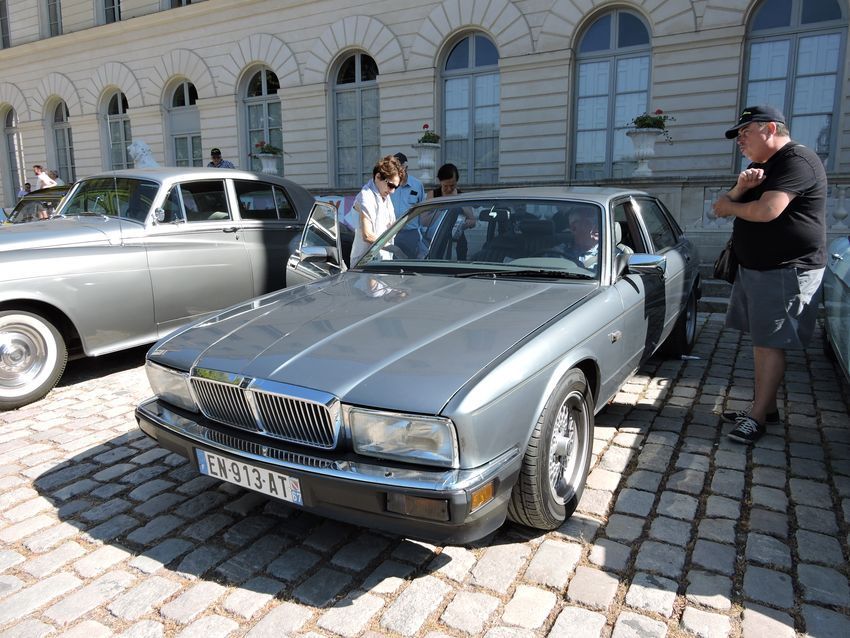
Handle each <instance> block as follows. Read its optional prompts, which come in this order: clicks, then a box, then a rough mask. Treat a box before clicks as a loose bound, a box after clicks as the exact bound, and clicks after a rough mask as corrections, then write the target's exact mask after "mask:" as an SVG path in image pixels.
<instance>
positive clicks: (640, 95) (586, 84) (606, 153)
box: [573, 9, 650, 179]
mask: <svg viewBox="0 0 850 638" xmlns="http://www.w3.org/2000/svg"><path fill="white" fill-rule="evenodd" d="M576 61H577V68H578V72H577V73H576V78H577V80H576V82H577V86H576V90H575V95H576V104H575V138H574V148H575V162H574V165H573V175H574V177H575V178H576V179H595V178H600V177H623V176H626V175H629V174H630V173H631V171H632V168H633V167H634V161H633V160H632V159H631V158H632V149H631V146H630V145H629V140H628V138H627V137H626V130H627V129H628V127H629V122H630V121H631V119H632V118H633V117H634V116H636V115H639V114H641V113H643V112H645V111H646V110H647V109H648V108H649V102H648V100H649V68H650V65H649V30H648V29H647V27H646V25H645V24H644V23H643V21H642V20H641V19H640V18H639V17H638V16H637V15H635V14H634V13H631V12H629V11H626V10H623V9H618V10H616V11H612V12H610V13H606V14H605V15H603V16H600V17H599V18H597V19H596V20H595V21H594V22H593V23H592V24H591V25H590V26H589V27H588V28H587V30H586V31H585V32H584V34H583V35H582V36H581V39H580V40H579V45H578V52H577V55H576Z"/></svg>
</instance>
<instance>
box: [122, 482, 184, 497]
mask: <svg viewBox="0 0 850 638" xmlns="http://www.w3.org/2000/svg"><path fill="white" fill-rule="evenodd" d="M172 487H174V483H172V482H171V481H166V480H163V479H155V480H153V481H148V482H147V483H144V484H142V485H140V486H139V487H137V488H136V489H134V490H133V491H131V492H130V493H129V494H128V495H127V497H128V498H130V499H131V500H133V501H147V500H149V499H151V498H153V497H154V496H156V495H157V494H159V493H160V492H164V491H165V490H168V489H171V488H172Z"/></svg>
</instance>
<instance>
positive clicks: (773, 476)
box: [753, 467, 788, 490]
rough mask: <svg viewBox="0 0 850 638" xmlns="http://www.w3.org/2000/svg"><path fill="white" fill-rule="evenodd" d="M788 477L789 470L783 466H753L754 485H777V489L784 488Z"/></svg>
mask: <svg viewBox="0 0 850 638" xmlns="http://www.w3.org/2000/svg"><path fill="white" fill-rule="evenodd" d="M787 479H788V475H787V472H786V471H785V470H784V469H783V468H775V467H755V468H753V485H764V486H767V487H775V488H777V489H780V490H784V489H785V482H786V480H787Z"/></svg>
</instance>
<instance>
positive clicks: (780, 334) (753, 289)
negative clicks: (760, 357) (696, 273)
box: [726, 267, 824, 350]
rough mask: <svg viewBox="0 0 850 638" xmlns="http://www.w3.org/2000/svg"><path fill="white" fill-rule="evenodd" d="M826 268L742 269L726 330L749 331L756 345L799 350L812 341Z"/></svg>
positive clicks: (727, 317)
mask: <svg viewBox="0 0 850 638" xmlns="http://www.w3.org/2000/svg"><path fill="white" fill-rule="evenodd" d="M823 271H824V269H823V268H818V269H816V270H800V269H798V268H778V269H776V270H750V269H749V268H743V267H739V268H738V276H737V277H736V278H735V284H734V285H733V286H732V295H731V297H730V298H729V311H728V312H727V313H726V327H727V328H735V329H737V330H740V331H741V332H748V333H749V334H750V337H751V339H752V341H753V345H754V346H758V347H762V348H778V349H780V350H799V349H802V348H805V347H806V345H807V344H808V343H809V340H810V339H811V338H812V333H813V332H814V329H815V320H816V319H817V314H818V302H819V301H820V289H821V280H822V279H823Z"/></svg>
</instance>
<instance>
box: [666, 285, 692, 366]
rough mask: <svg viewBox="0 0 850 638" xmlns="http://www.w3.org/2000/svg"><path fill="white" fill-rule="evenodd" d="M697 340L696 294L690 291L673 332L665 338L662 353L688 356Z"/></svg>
mask: <svg viewBox="0 0 850 638" xmlns="http://www.w3.org/2000/svg"><path fill="white" fill-rule="evenodd" d="M696 340H697V294H696V290H695V289H692V290H691V294H690V295H688V300H687V302H685V309H684V312H682V314H681V315H679V319H678V320H677V321H676V325H675V326H674V327H673V332H671V333H670V336H668V337H667V341H665V342H664V347H663V352H664V353H665V354H669V355H672V356H676V357H678V356H681V355H683V354H690V352H691V350H693V349H694V344H695V343H696Z"/></svg>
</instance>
